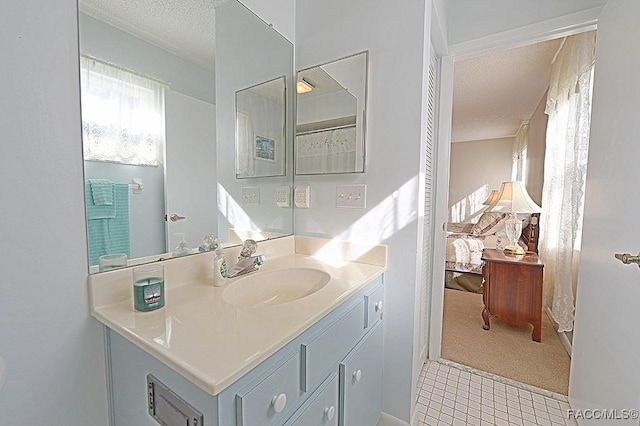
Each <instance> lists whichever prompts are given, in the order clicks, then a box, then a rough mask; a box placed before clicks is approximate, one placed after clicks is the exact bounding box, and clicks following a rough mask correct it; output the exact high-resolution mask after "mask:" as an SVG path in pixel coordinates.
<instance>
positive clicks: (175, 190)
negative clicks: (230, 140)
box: [165, 90, 218, 252]
mask: <svg viewBox="0 0 640 426" xmlns="http://www.w3.org/2000/svg"><path fill="white" fill-rule="evenodd" d="M165 117H166V118H165V128H166V139H167V142H166V144H167V146H166V158H167V164H166V184H165V185H166V188H165V189H166V204H167V206H166V207H167V210H166V214H167V216H171V215H172V214H176V215H178V216H181V217H184V219H180V220H178V221H176V222H173V221H171V220H170V218H169V217H168V218H167V245H168V247H167V251H169V252H171V251H172V250H173V249H174V248H175V247H176V246H177V245H178V242H179V241H180V239H179V238H176V234H177V233H184V234H186V240H187V242H188V243H189V247H191V248H194V247H198V245H200V244H201V243H202V239H203V237H204V236H205V235H206V234H216V235H217V234H218V225H217V223H218V216H217V214H218V213H217V195H216V187H217V180H216V142H215V141H216V139H215V138H216V134H215V131H216V127H215V126H216V109H215V106H214V105H211V104H209V103H206V102H204V101H201V100H198V99H195V98H191V97H189V96H186V95H182V94H180V93H177V92H173V91H171V90H167V91H166V92H165Z"/></svg>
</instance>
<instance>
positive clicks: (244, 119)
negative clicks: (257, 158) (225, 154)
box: [236, 111, 256, 177]
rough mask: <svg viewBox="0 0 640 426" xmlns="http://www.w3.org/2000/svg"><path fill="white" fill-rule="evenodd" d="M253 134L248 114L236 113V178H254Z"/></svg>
mask: <svg viewBox="0 0 640 426" xmlns="http://www.w3.org/2000/svg"><path fill="white" fill-rule="evenodd" d="M255 138H256V136H255V133H254V132H253V126H251V119H250V118H249V115H248V114H245V113H244V112H240V111H238V112H237V113H236V153H237V158H236V177H252V176H255V174H256V171H255V166H254V160H253V155H254V151H255Z"/></svg>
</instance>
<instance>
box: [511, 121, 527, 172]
mask: <svg viewBox="0 0 640 426" xmlns="http://www.w3.org/2000/svg"><path fill="white" fill-rule="evenodd" d="M528 145H529V122H528V121H523V122H522V124H521V125H520V128H519V129H518V133H516V139H515V141H514V143H513V154H512V168H511V180H514V181H521V182H524V181H525V178H526V176H527V146H528Z"/></svg>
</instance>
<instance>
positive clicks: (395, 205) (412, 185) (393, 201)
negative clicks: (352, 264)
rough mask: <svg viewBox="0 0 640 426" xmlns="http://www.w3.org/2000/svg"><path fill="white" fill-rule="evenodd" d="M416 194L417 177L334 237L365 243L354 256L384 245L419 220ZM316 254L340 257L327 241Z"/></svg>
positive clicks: (353, 253)
mask: <svg viewBox="0 0 640 426" xmlns="http://www.w3.org/2000/svg"><path fill="white" fill-rule="evenodd" d="M417 197H418V177H417V176H415V177H413V178H411V179H410V180H408V181H407V182H405V183H404V184H403V185H402V186H401V187H400V188H398V189H397V190H395V191H393V193H392V194H391V195H389V196H388V197H386V198H385V199H384V200H382V201H381V202H380V203H378V204H377V205H376V206H375V207H373V208H372V209H371V210H369V211H368V212H367V213H366V214H365V215H364V216H362V217H361V218H360V219H358V220H357V221H356V222H354V223H353V224H352V225H351V226H349V227H348V228H347V229H345V230H344V231H343V232H341V233H340V234H339V235H337V236H336V237H335V238H334V239H335V240H341V241H358V242H362V244H359V245H357V246H356V247H355V248H353V250H352V251H351V253H350V257H352V258H358V257H362V256H363V255H364V254H366V253H367V252H368V251H369V250H371V248H372V247H373V246H374V245H378V244H383V243H384V241H385V240H387V239H389V238H390V237H391V236H393V235H394V234H396V233H397V232H398V231H400V230H402V229H403V228H404V227H406V226H407V225H409V224H410V223H411V222H414V221H415V220H417V218H418V211H417V210H416V208H415V206H417V205H418V203H417ZM317 256H318V257H321V258H322V259H323V260H324V259H327V260H331V259H332V258H334V259H336V260H337V257H336V255H335V252H334V250H333V249H332V245H331V244H327V245H326V246H325V247H323V248H322V249H321V250H320V251H318V253H317Z"/></svg>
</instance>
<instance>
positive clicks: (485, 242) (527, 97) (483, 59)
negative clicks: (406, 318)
mask: <svg viewBox="0 0 640 426" xmlns="http://www.w3.org/2000/svg"><path fill="white" fill-rule="evenodd" d="M591 29H592V28H590V30H591ZM570 40H573V39H570ZM566 41H567V37H566V36H563V37H562V38H555V39H550V40H545V41H542V42H539V43H535V44H527V45H523V46H517V47H511V48H509V49H504V50H500V51H494V52H491V53H490V54H486V55H482V56H480V55H478V56H472V57H467V58H465V59H461V60H458V61H455V63H454V64H453V70H452V72H453V102H452V105H453V108H452V110H453V112H452V131H451V141H452V145H451V146H450V168H449V171H450V173H449V206H448V212H449V214H448V218H447V222H448V223H447V229H446V230H447V236H446V255H445V266H444V269H445V271H444V287H445V288H444V290H443V308H442V313H443V316H442V318H443V319H442V340H441V354H440V355H441V357H442V358H444V359H447V360H450V361H454V362H457V363H460V364H463V365H466V366H470V367H473V368H476V369H479V370H483V371H487V372H490V373H493V374H497V375H499V376H503V377H506V378H509V379H512V380H516V381H518V382H522V383H525V384H528V385H532V386H535V387H538V388H542V389H545V390H549V391H552V392H556V393H560V394H564V395H566V394H567V391H568V381H569V369H570V356H569V354H570V349H569V350H567V347H569V348H570V345H566V342H567V341H566V339H565V341H564V342H563V340H561V338H560V335H559V334H558V333H557V332H556V331H557V330H558V323H559V322H558V320H557V313H555V312H554V315H547V312H546V310H545V311H544V312H542V311H543V309H544V308H543V307H547V306H551V300H553V297H554V296H553V289H552V287H553V284H554V282H553V279H554V277H555V275H553V276H551V275H550V276H549V277H546V276H545V284H546V285H545V286H543V283H542V282H543V280H542V268H540V269H539V272H540V274H538V272H537V271H536V272H535V273H534V272H533V269H535V268H533V269H532V268H531V267H530V266H527V267H526V268H525V267H524V266H522V265H521V264H518V265H515V266H514V265H509V267H510V268H512V273H511V275H509V274H507V275H504V274H505V273H503V272H501V273H500V274H503V275H504V276H500V275H499V274H498V273H497V272H493V275H491V279H489V275H488V272H487V270H486V269H487V268H485V270H483V265H485V264H489V263H491V262H489V261H488V260H487V259H488V258H490V257H491V256H489V254H490V252H492V251H493V252H495V253H497V254H500V255H501V253H502V249H503V248H504V247H503V246H505V245H506V244H508V242H509V240H508V238H507V235H506V233H505V227H504V221H505V217H504V215H503V214H502V215H501V214H498V213H495V212H489V211H488V210H491V209H492V206H491V204H492V203H491V202H490V201H489V200H488V197H489V195H490V194H491V191H492V190H497V189H499V188H500V186H501V182H505V181H521V182H523V183H524V186H525V187H526V190H527V191H528V193H529V195H530V196H531V198H532V199H533V200H534V201H535V203H537V204H538V205H542V206H543V209H544V208H545V207H547V206H545V203H546V204H547V205H551V203H552V202H553V199H552V198H550V195H549V194H550V192H549V191H553V188H550V186H549V181H550V178H549V176H548V174H549V172H548V171H547V176H546V181H547V182H546V183H545V171H544V167H545V162H546V164H547V168H548V170H550V166H549V164H552V163H551V162H550V159H549V157H547V158H545V156H548V155H550V153H551V155H554V156H555V155H559V154H557V153H555V151H554V150H553V149H552V150H547V149H546V137H547V114H548V113H549V105H550V103H549V102H550V99H552V97H551V96H549V91H550V90H551V91H552V92H553V90H554V89H553V86H552V88H551V89H550V82H552V81H553V80H552V79H551V75H552V66H553V64H554V63H555V61H556V60H558V57H559V55H561V54H562V50H563V48H564V47H565V44H566ZM565 50H566V49H565ZM589 81H591V80H589ZM587 113H588V111H587ZM550 115H551V116H553V114H550ZM552 120H555V118H552ZM552 122H553V123H554V126H556V127H557V125H556V124H555V123H557V121H552ZM551 137H553V136H551ZM587 138H588V136H587ZM585 155H586V154H585ZM567 161H569V160H567ZM585 167H586V161H585ZM583 181H584V179H583ZM487 205H489V207H487ZM577 214H578V215H581V212H580V211H578V212H577ZM531 218H532V216H531V215H522V216H521V217H520V219H521V220H523V219H524V224H523V226H526V225H527V223H528V222H529V221H532V220H531ZM534 220H535V221H536V222H537V221H538V218H534ZM545 220H546V221H545ZM532 222H533V221H532ZM540 226H541V228H542V233H543V238H544V236H545V235H546V241H545V242H543V244H545V243H546V246H545V247H544V248H543V250H542V252H541V253H537V251H538V250H537V249H538V247H537V246H536V245H533V247H532V246H531V245H530V246H529V247H528V248H529V250H532V252H531V255H529V254H527V256H529V258H530V260H531V259H533V258H534V257H535V260H536V262H538V263H544V261H545V257H546V258H547V259H549V262H550V265H551V263H553V265H551V266H552V267H553V269H554V270H555V269H556V268H557V265H556V262H555V260H553V259H552V256H551V254H550V253H551V252H550V250H551V249H549V246H550V240H551V239H552V238H551V236H554V235H561V234H562V232H561V231H562V229H561V228H560V225H559V224H557V223H555V222H554V221H553V218H549V216H548V215H545V214H544V213H543V214H542V222H540ZM580 231H581V229H580V227H579V229H578V230H577V234H578V235H577V240H578V241H577V247H578V249H579V244H580V238H579V234H580ZM483 250H484V252H483ZM553 250H555V249H553ZM557 250H561V248H558V249H557ZM538 254H539V255H540V256H539V257H538ZM507 260H509V261H510V260H511V259H507ZM500 262H502V260H500ZM519 262H520V263H521V262H522V261H520V260H519ZM525 263H526V262H525ZM576 263H577V262H576ZM501 265H502V264H501ZM502 266H504V265H502ZM537 266H539V265H537ZM513 268H517V269H513ZM576 270H577V269H576ZM529 271H532V272H531V274H533V275H532V276H534V275H535V277H534V278H526V279H525V278H523V277H524V276H527V277H528V274H529V273H530V272H529ZM575 275H577V274H575ZM570 280H571V278H570ZM507 281H509V282H507ZM525 281H526V282H525ZM574 283H575V280H572V282H569V283H568V284H569V290H568V291H570V292H572V295H573V296H574V297H573V298H572V299H573V300H575V290H576V289H575V284H574ZM489 284H491V285H492V286H493V288H494V289H493V292H492V293H491V295H492V297H489V296H486V295H485V296H483V294H484V293H486V294H489V292H488V291H487V287H488V286H489ZM435 285H439V284H436V282H435V281H434V286H435ZM563 285H564V284H563ZM508 286H510V287H508ZM515 286H519V287H518V288H520V289H522V288H523V286H531V287H530V288H529V287H526V288H527V290H526V292H536V291H538V290H535V289H536V288H537V289H539V290H540V292H541V293H542V288H543V287H547V291H546V292H545V295H544V297H542V294H541V295H540V296H541V297H540V301H539V302H537V303H538V304H537V305H535V306H533V308H532V307H531V306H529V305H530V304H531V300H530V299H527V297H528V296H527V297H525V298H524V299H523V296H522V291H520V290H518V289H517V288H516V287H515ZM497 287H499V288H503V289H504V288H507V289H508V292H507V293H505V294H502V295H500V296H499V297H500V298H502V299H503V300H502V302H500V303H501V304H502V305H501V306H500V307H496V306H495V305H494V306H493V307H489V306H488V305H489V302H490V300H493V299H495V297H496V296H495V295H497V294H498V293H497ZM549 287H551V289H549ZM565 287H566V286H565ZM533 299H535V297H533ZM434 300H435V298H434ZM493 303H494V304H495V303H496V302H495V301H494V302H493ZM525 305H526V306H525ZM554 309H555V307H554ZM435 310H436V307H435V306H434V311H435ZM491 310H494V312H495V315H494V316H491V314H489V315H488V316H490V317H491V318H489V319H487V318H483V312H485V313H487V312H489V311H491ZM527 310H529V311H531V310H533V311H534V312H535V311H536V310H537V311H538V312H539V313H541V316H539V320H538V323H537V324H536V321H535V320H533V319H532V318H530V317H527V318H526V320H523V319H522V316H523V315H524V316H526V315H525V314H526V311H527ZM523 312H524V313H523ZM516 317H518V318H517V320H514V318H516ZM528 323H531V324H528ZM483 325H484V328H485V329H483ZM534 325H535V327H533V326H534ZM532 327H533V329H534V331H535V329H536V328H540V327H541V328H542V339H541V341H540V342H536V341H534V340H533V339H532ZM486 328H489V330H486ZM560 329H561V330H563V329H566V326H564V327H563V326H561V327H560ZM534 335H535V332H534ZM431 356H433V353H431Z"/></svg>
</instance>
